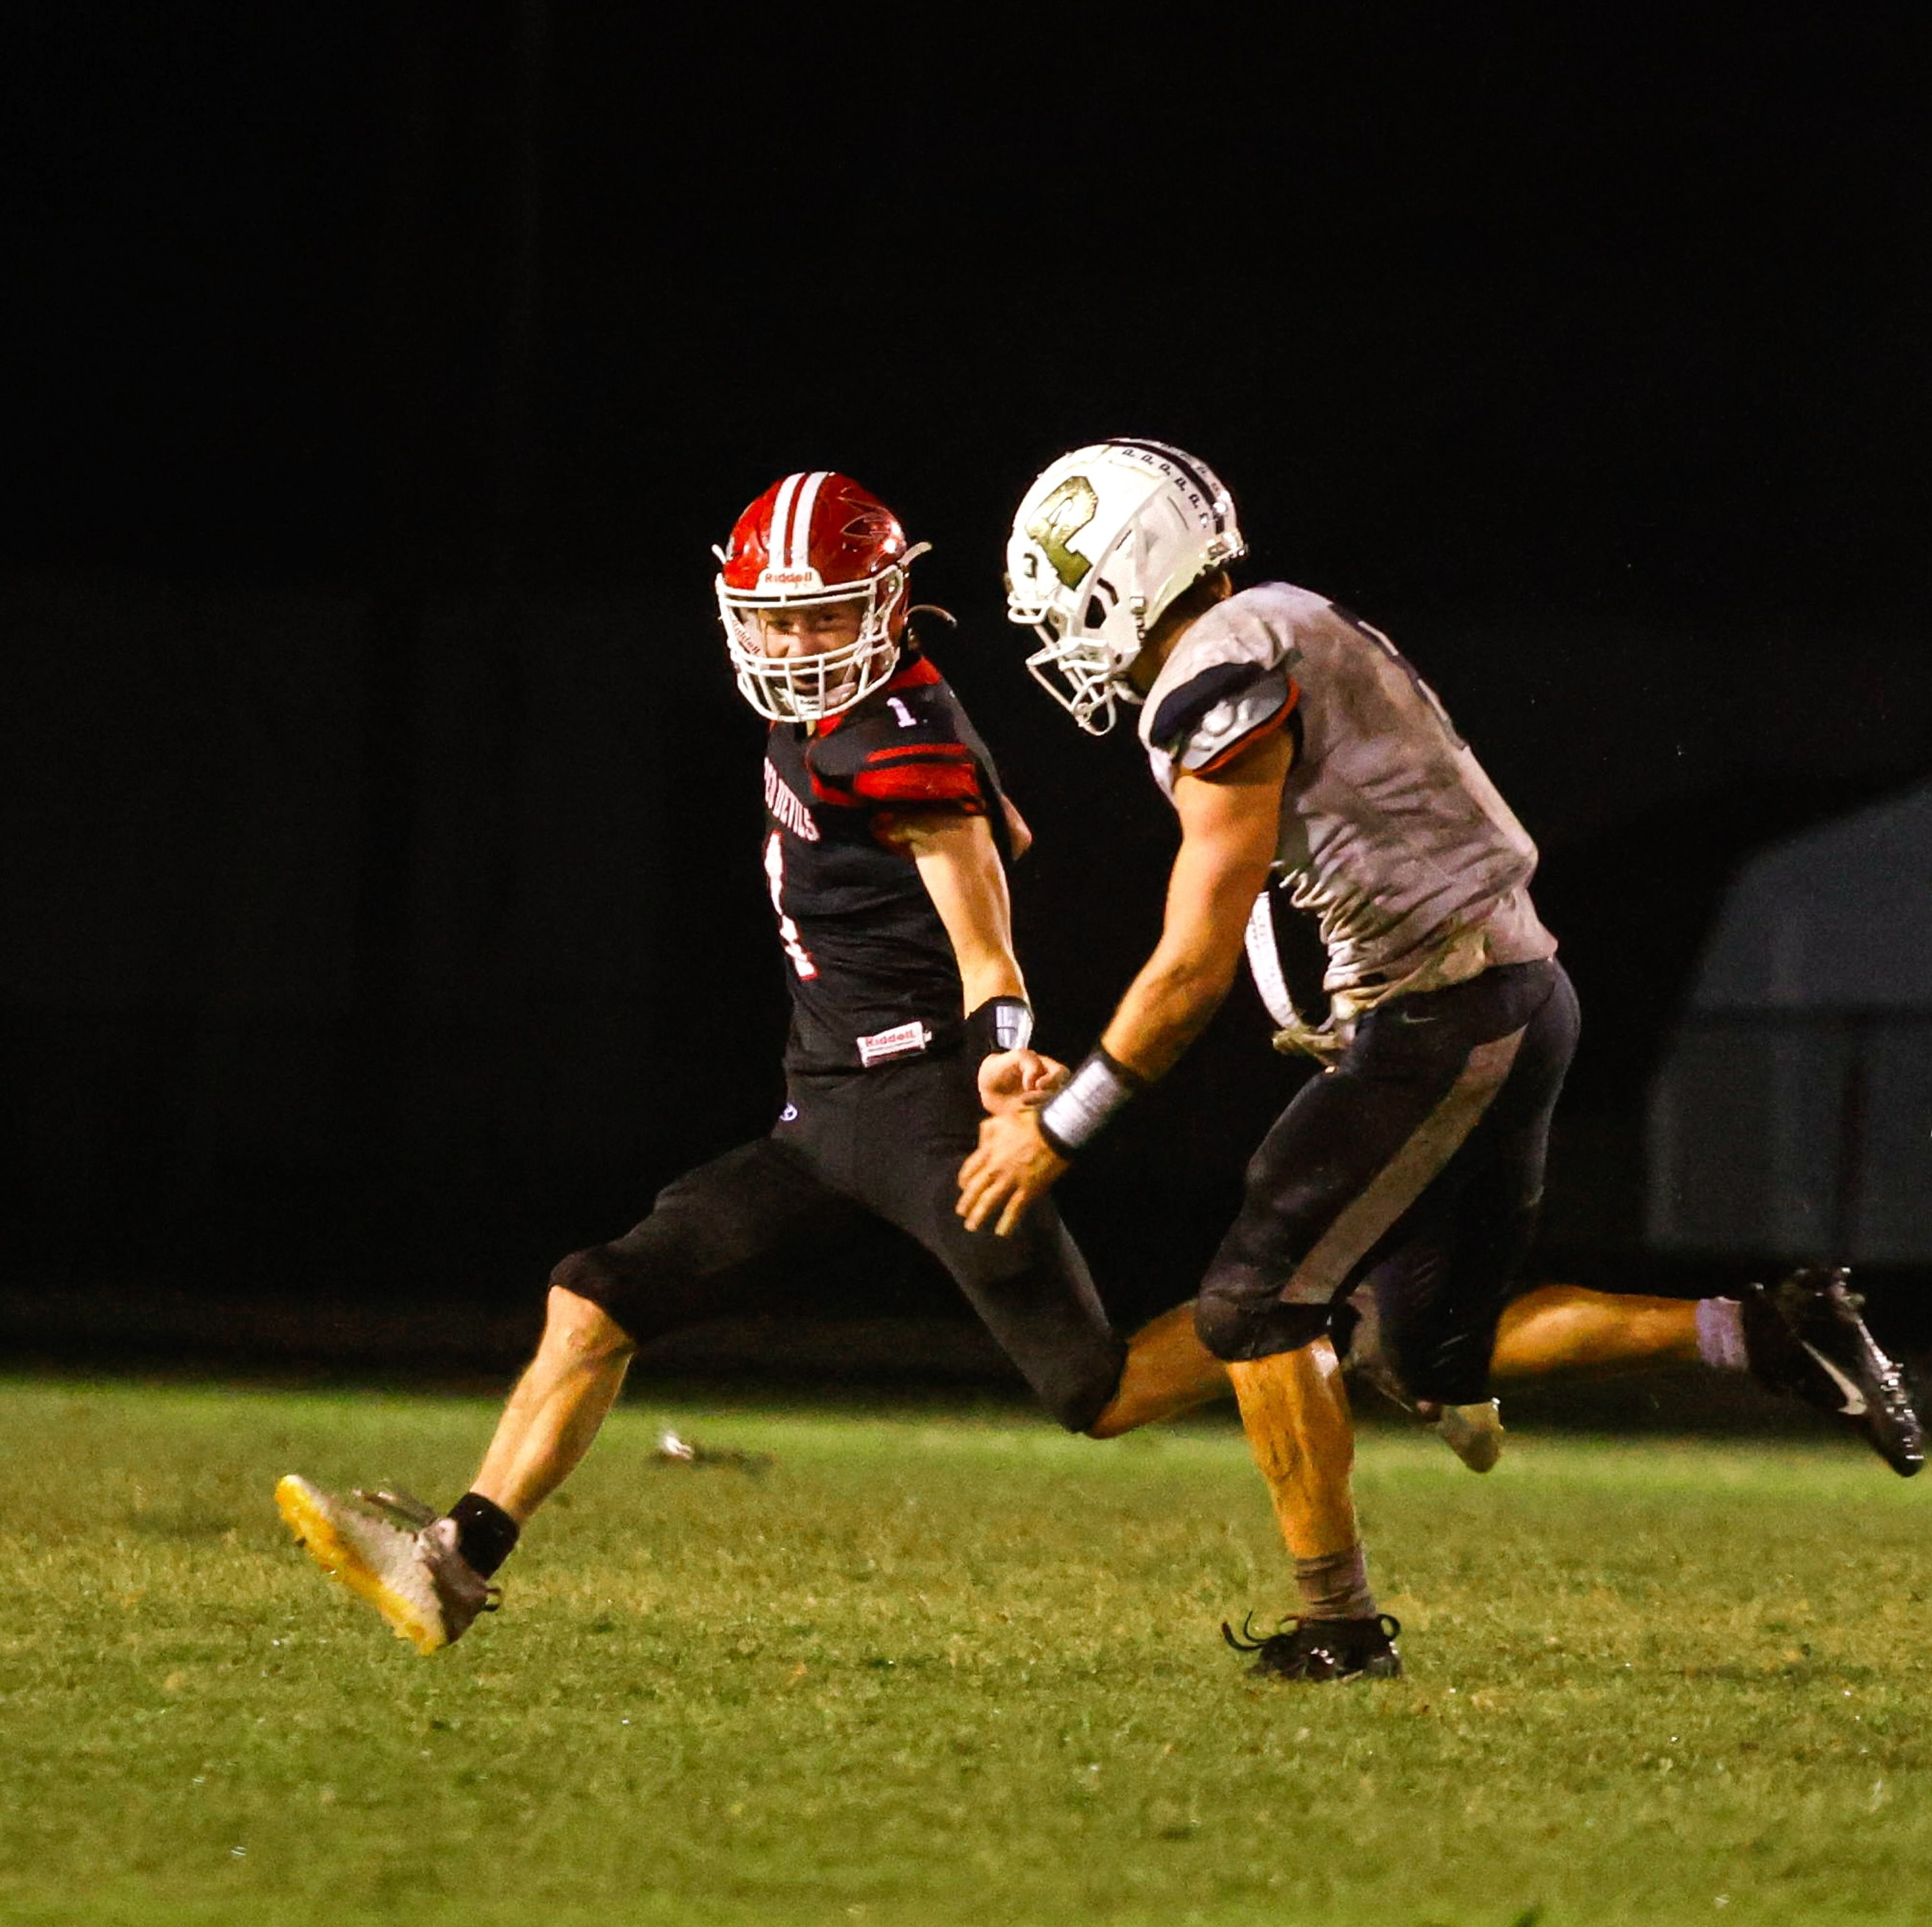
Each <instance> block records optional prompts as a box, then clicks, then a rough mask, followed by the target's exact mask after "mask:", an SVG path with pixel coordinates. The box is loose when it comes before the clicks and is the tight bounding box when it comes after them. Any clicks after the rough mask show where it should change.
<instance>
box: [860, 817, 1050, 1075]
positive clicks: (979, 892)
mask: <svg viewBox="0 0 1932 1927" xmlns="http://www.w3.org/2000/svg"><path fill="white" fill-rule="evenodd" d="M1008 808H1009V809H1010V811H1011V815H1010V819H1009V821H1010V823H1013V822H1018V819H1019V812H1018V811H1017V810H1012V809H1011V806H1010V805H1009V806H1008ZM1018 827H1019V830H1020V831H1022V832H1024V831H1025V824H1024V823H1019V826H1018ZM889 834H890V836H891V839H892V842H894V843H895V844H896V845H898V848H901V849H902V850H904V851H905V853H906V854H907V856H909V857H911V859H912V860H913V863H916V865H917V866H918V867H919V880H920V881H921V882H922V883H923V884H925V885H926V894H927V895H928V896H930V897H931V898H932V906H933V908H935V910H937V911H938V912H939V920H940V921H941V923H943V924H944V925H945V926H946V935H947V938H948V940H949V941H950V942H951V944H952V945H953V957H954V959H955V960H956V962H958V964H959V982H960V986H961V989H962V1003H963V1004H964V1006H965V1011H966V1013H967V1014H968V1015H969V1016H970V1015H971V1013H973V1012H974V1011H975V1010H978V1009H979V1007H980V1005H981V1004H984V1003H986V1002H987V1001H989V999H991V998H995V997H1017V998H1019V999H1020V1000H1021V1001H1022V1002H1024V1001H1025V998H1026V980H1025V978H1024V977H1022V976H1021V974H1020V967H1019V962H1018V960H1017V959H1016V958H1015V956H1014V955H1013V908H1012V903H1011V900H1010V898H1009V897H1008V896H1007V873H1006V870H1005V869H1004V866H1002V865H1001V862H1000V854H999V851H998V848H997V847H996V846H995V844H994V842H993V833H992V830H991V828H990V827H989V825H988V824H987V821H986V818H984V817H983V816H963V815H959V814H958V813H957V812H952V811H938V810H935V811H929V812H922V813H919V814H917V815H901V816H900V817H898V818H897V819H896V820H895V822H894V824H893V825H892V830H891V831H890V833H889ZM1028 840H1029V841H1031V838H1030V837H1029V839H1028ZM1064 1072H1065V1067H1064V1065H1062V1064H1056V1063H1055V1062H1054V1061H1053V1060H1052V1058H1045V1057H1042V1056H1041V1055H1040V1054H1039V1053H1038V1052H1035V1051H1031V1050H1012V1051H1001V1052H996V1053H995V1054H994V1055H991V1056H989V1057H988V1058H986V1060H985V1061H984V1062H983V1064H982V1065H981V1067H980V1102H981V1103H983V1104H984V1105H985V1106H986V1108H987V1109H988V1110H989V1111H992V1110H1005V1109H1012V1108H1015V1107H1016V1106H1019V1105H1022V1104H1024V1103H1033V1102H1037V1100H1039V1099H1040V1098H1041V1097H1043V1096H1045V1095H1046V1092H1047V1091H1049V1089H1051V1088H1052V1085H1053V1084H1054V1083H1055V1081H1056V1079H1058V1078H1059V1077H1060V1076H1063V1075H1064Z"/></svg>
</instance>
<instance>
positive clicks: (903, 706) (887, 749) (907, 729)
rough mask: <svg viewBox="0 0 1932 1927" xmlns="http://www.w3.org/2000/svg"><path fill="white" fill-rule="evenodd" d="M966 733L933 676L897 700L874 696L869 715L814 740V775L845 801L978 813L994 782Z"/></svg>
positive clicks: (810, 754)
mask: <svg viewBox="0 0 1932 1927" xmlns="http://www.w3.org/2000/svg"><path fill="white" fill-rule="evenodd" d="M874 704H876V707H874ZM964 737H965V731H964V730H963V729H962V727H961V719H960V718H959V716H958V715H957V713H956V711H955V710H954V707H953V704H951V703H950V701H947V699H946V692H945V689H944V685H943V684H941V683H938V680H937V679H935V680H934V682H932V683H929V684H925V685H922V686H913V687H911V688H909V689H906V690H905V691H904V693H903V694H901V695H897V696H896V697H894V696H892V695H888V696H886V697H884V698H874V703H868V704H867V705H866V713H865V714H864V715H862V716H852V717H851V718H850V719H848V720H847V721H846V722H844V723H843V724H842V725H841V726H840V727H839V728H838V729H836V730H834V731H830V732H829V734H825V735H823V736H820V737H817V739H815V740H814V741H813V742H811V743H810V744H808V746H807V748H806V752H805V755H806V761H807V763H808V764H809V766H810V767H811V773H812V776H813V777H814V780H815V781H816V782H817V783H819V784H820V785H823V786H824V787H826V788H829V789H830V790H831V791H833V792H834V794H835V797H836V799H837V800H841V801H846V802H851V803H896V804H898V805H899V806H901V807H902V808H903V807H907V806H919V805H926V806H933V807H937V808H940V809H962V810H965V811H967V812H969V813H971V814H974V815H977V814H978V813H979V812H980V811H982V810H983V809H985V808H986V799H987V796H988V794H989V791H990V788H991V785H990V784H989V782H988V781H987V780H986V778H985V777H984V776H983V773H982V772H981V770H980V760H979V758H978V757H977V755H975V754H974V750H973V749H972V747H971V746H970V745H969V744H968V743H966V742H965V740H963V739H964ZM839 792H843V794H842V795H839V794H838V793H839Z"/></svg>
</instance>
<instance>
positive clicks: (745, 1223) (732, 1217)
mask: <svg viewBox="0 0 1932 1927" xmlns="http://www.w3.org/2000/svg"><path fill="white" fill-rule="evenodd" d="M876 1234H877V1226H876V1223H875V1220H874V1219H873V1218H872V1217H871V1214H869V1213H868V1211H865V1208H863V1207H862V1205H859V1204H856V1203H855V1202H853V1200H852V1199H850V1198H848V1197H847V1196H844V1195H843V1194H842V1193H840V1192H839V1191H838V1190H835V1189H834V1188H833V1187H832V1185H831V1184H829V1182H828V1181H826V1178H824V1177H823V1175H821V1174H820V1172H817V1170H816V1169H814V1167H813V1166H811V1163H808V1161H807V1160H805V1159H803V1158H802V1157H799V1156H798V1155H797V1154H796V1153H795V1152H793V1151H791V1150H790V1149H789V1148H787V1147H786V1146H784V1145H780V1144H777V1143H775V1142H773V1141H772V1139H769V1138H760V1139H757V1140H756V1141H755V1142H752V1143H750V1144H745V1145H739V1146H738V1148H736V1150H733V1151H727V1152H725V1154H724V1155H723V1156H722V1157H715V1158H713V1159H712V1160H711V1161H710V1162H709V1163H707V1164H700V1165H699V1166H697V1168H696V1169H694V1170H691V1171H688V1172H685V1174H684V1175H682V1177H680V1178H675V1179H673V1181H672V1182H671V1183H670V1184H667V1185H666V1186H665V1187H664V1190H662V1191H661V1192H660V1193H658V1198H657V1202H655V1205H652V1208H651V1212H650V1214H649V1217H646V1218H645V1219H644V1220H643V1221H642V1222H641V1223H639V1224H637V1225H635V1226H633V1227H632V1228H631V1229H630V1230H629V1231H627V1232H625V1234H624V1235H622V1237H621V1238H613V1239H611V1240H610V1241H609V1242H608V1243H607V1244H595V1245H592V1246H591V1247H589V1248H588V1249H587V1250H583V1251H578V1252H574V1253H571V1256H569V1257H568V1258H566V1259H564V1261H563V1262H562V1264H560V1265H558V1266H557V1268H556V1270H555V1271H553V1272H552V1273H551V1274H550V1283H552V1284H553V1285H559V1286H562V1287H563V1289H565V1290H566V1291H570V1292H575V1293H576V1294H577V1295H578V1296H579V1297H580V1298H588V1299H589V1300H590V1301H591V1302H592V1303H593V1304H597V1305H599V1306H601V1307H602V1308H603V1309H604V1311H605V1312H606V1313H608V1314H609V1316H610V1317H611V1318H612V1319H613V1320H614V1321H615V1322H616V1323H617V1324H618V1325H620V1326H622V1328H623V1329H624V1331H625V1332H626V1333H628V1334H629V1336H630V1337H631V1338H632V1339H634V1340H636V1342H637V1343H639V1344H640V1345H641V1344H645V1343H649V1340H652V1339H653V1338H655V1337H661V1336H662V1335H663V1334H665V1333H666V1332H669V1331H677V1330H680V1329H682V1328H683V1327H685V1326H686V1325H694V1324H697V1323H699V1322H702V1321H703V1320H705V1319H712V1318H721V1317H726V1316H731V1315H733V1314H734V1313H742V1312H745V1311H748V1310H754V1309H757V1308H760V1307H762V1306H763V1304H766V1302H768V1301H769V1300H770V1299H771V1298H773V1297H774V1296H775V1295H778V1294H780V1293H781V1292H782V1291H783V1289H784V1286H785V1285H786V1284H787V1282H788V1281H789V1280H790V1279H792V1278H793V1277H795V1275H796V1273H797V1272H798V1271H799V1270H801V1269H802V1268H805V1267H806V1266H808V1265H812V1264H814V1263H817V1262H821V1261H823V1260H826V1259H832V1258H835V1257H836V1256H838V1254H839V1253H840V1252H841V1250H845V1249H847V1248H856V1247H858V1246H860V1245H862V1244H864V1243H865V1241H867V1239H868V1238H869V1237H871V1236H873V1235H876Z"/></svg>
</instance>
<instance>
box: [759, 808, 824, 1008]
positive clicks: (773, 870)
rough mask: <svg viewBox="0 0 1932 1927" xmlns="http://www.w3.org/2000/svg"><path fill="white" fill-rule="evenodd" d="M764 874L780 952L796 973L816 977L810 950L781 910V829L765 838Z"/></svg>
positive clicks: (782, 861) (782, 840)
mask: <svg viewBox="0 0 1932 1927" xmlns="http://www.w3.org/2000/svg"><path fill="white" fill-rule="evenodd" d="M765 875H766V876H767V877H768V878H769V879H770V880H771V886H772V908H773V909H774V910H775V911H777V912H778V941H779V942H780V943H781V944H784V953H785V955H786V956H788V957H789V958H790V959H791V967H792V968H793V970H795V971H797V972H798V974H799V976H800V977H816V976H817V974H818V966H817V965H816V964H815V963H814V962H812V960H811V952H810V951H809V950H807V949H806V948H805V946H804V944H802V943H800V942H799V935H798V926H797V925H796V923H793V921H792V920H791V919H790V917H787V915H786V914H785V907H784V834H783V833H782V832H781V831H779V830H773V831H772V833H771V834H770V835H769V836H767V837H766V839H765Z"/></svg>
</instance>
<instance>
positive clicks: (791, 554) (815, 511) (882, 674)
mask: <svg viewBox="0 0 1932 1927" xmlns="http://www.w3.org/2000/svg"><path fill="white" fill-rule="evenodd" d="M930 547H931V544H930V543H927V542H917V543H915V544H913V545H912V546H910V548H908V547H907V543H906V539H905V531H904V529H902V528H901V527H899V520H898V517H897V516H896V515H894V514H893V513H892V511H891V510H890V509H888V508H887V507H886V505H885V504H884V503H883V502H881V501H880V500H879V498H878V497H877V496H876V495H874V494H871V493H870V492H869V491H868V490H865V489H863V488H860V487H859V485H858V484H857V483H856V482H854V481H853V479H852V478H851V477H850V476H847V475H835V474H834V473H832V471H831V470H829V469H814V470H812V471H811V473H809V474H802V475H788V476H786V477H785V478H784V480H783V481H782V482H773V483H772V485H771V487H770V488H768V489H766V491H765V492H764V493H763V494H762V495H760V497H758V499H757V500H756V501H755V502H754V503H752V504H751V506H750V507H749V508H748V509H746V510H745V512H744V513H743V514H742V515H740V516H739V518H738V523H737V526H736V527H735V528H734V529H733V530H732V531H731V542H730V547H729V548H719V549H714V550H713V551H712V554H715V556H716V557H718V560H719V561H720V562H721V563H723V564H724V567H723V568H722V569H720V570H719V571H718V614H720V615H721V617H723V619H724V640H725V642H726V644H727V647H729V648H730V652H731V666H732V668H733V669H735V670H736V671H737V674H738V687H739V689H740V690H741V691H742V693H743V695H744V698H745V701H747V702H748V703H749V704H751V707H752V708H754V710H757V712H758V713H759V714H760V716H769V717H770V718H771V719H772V721H773V722H818V721H819V720H820V719H822V718H823V717H826V716H836V715H838V713H839V712H840V711H841V710H848V709H850V707H852V705H853V704H854V703H856V702H857V701H859V700H860V698H862V697H865V696H868V695H871V692H873V691H874V689H877V688H878V687H879V686H880V684H882V683H884V682H886V680H888V679H889V677H890V676H891V675H892V671H893V669H894V668H895V666H896V665H897V664H898V652H899V638H900V636H901V634H902V633H903V632H904V629H905V619H906V604H907V591H906V565H907V563H910V561H911V560H912V559H913V557H915V556H916V555H922V554H924V553H925V552H926V550H927V549H928V548H930ZM838 603H852V604H855V605H857V614H858V617H859V633H858V635H857V638H856V640H854V641H851V642H849V643H844V644H841V645H839V646H838V647H835V648H832V649H827V650H820V651H819V652H817V653H815V654H794V655H774V654H772V653H771V651H770V649H769V647H768V638H769V629H768V628H767V623H768V621H769V614H770V612H771V611H774V610H785V611H793V612H796V611H804V610H807V609H812V608H826V607H828V606H830V605H835V604H838Z"/></svg>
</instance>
